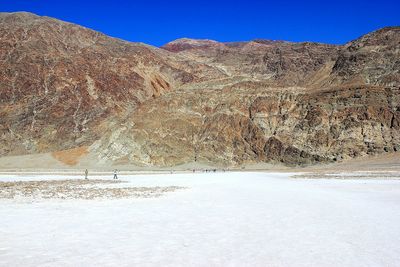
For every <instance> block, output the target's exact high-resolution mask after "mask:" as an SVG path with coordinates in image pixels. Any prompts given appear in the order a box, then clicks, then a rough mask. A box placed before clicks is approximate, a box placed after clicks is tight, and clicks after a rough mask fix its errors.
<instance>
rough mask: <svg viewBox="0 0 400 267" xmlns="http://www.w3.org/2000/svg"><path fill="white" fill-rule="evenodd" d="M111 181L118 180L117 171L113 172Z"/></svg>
mask: <svg viewBox="0 0 400 267" xmlns="http://www.w3.org/2000/svg"><path fill="white" fill-rule="evenodd" d="M113 179H115V180H116V179H118V176H117V169H115V170H114V178H113Z"/></svg>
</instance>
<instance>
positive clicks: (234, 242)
mask: <svg viewBox="0 0 400 267" xmlns="http://www.w3.org/2000/svg"><path fill="white" fill-rule="evenodd" d="M349 176H350V177H353V176H354V175H349ZM122 178H123V180H125V181H128V182H129V184H131V185H134V186H136V187H154V186H160V187H165V186H181V187H187V189H186V190H177V191H175V192H169V193H167V194H164V195H162V196H160V197H158V198H124V199H100V200H78V199H67V200H60V199H58V200H54V199H51V200H43V201H32V202H26V201H22V200H18V199H17V200H15V199H1V200H0V237H1V238H0V266H398V264H399V262H400V227H399V222H400V181H399V180H390V179H385V180H379V179H378V178H379V177H375V178H376V179H362V178H357V179H350V180H348V179H341V180H338V179H292V178H290V174H284V173H262V172H258V173H245V172H242V173H202V174H170V175H166V174H164V175H137V176H133V175H132V176H127V177H122ZM35 179H36V180H37V179H38V177H33V176H31V177H19V176H10V175H7V176H0V181H5V180H35ZM40 179H55V180H57V179H65V177H63V176H57V175H53V176H47V177H44V178H43V176H41V178H40Z"/></svg>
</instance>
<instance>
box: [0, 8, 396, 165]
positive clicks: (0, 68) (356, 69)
mask: <svg viewBox="0 0 400 267" xmlns="http://www.w3.org/2000/svg"><path fill="white" fill-rule="evenodd" d="M399 71H400V27H387V28H383V29H380V30H377V31H374V32H371V33H369V34H366V35H364V36H362V37H360V38H358V39H356V40H354V41H351V42H349V43H347V44H345V45H327V44H320V43H311V42H304V43H292V42H285V41H269V40H253V41H249V42H235V43H220V42H216V41H212V40H192V39H179V40H176V41H173V42H171V43H168V44H166V45H164V46H163V47H161V48H156V47H152V46H149V45H145V44H142V43H131V42H126V41H123V40H119V39H115V38H111V37H108V36H105V35H103V34H101V33H98V32H95V31H92V30H90V29H86V28H83V27H80V26H77V25H74V24H70V23H66V22H62V21H59V20H56V19H52V18H48V17H39V16H36V15H34V14H31V13H1V14H0V157H6V156H7V157H9V156H13V155H29V154H37V153H50V154H51V155H52V157H53V158H55V159H56V160H57V161H59V162H61V163H62V164H64V165H66V166H75V165H76V164H79V162H81V161H84V160H85V158H88V157H89V158H91V159H94V160H91V161H90V162H91V163H90V164H91V165H102V164H117V165H129V164H132V165H136V166H174V165H177V164H185V163H190V162H201V163H204V164H215V165H220V166H238V165H244V164H254V163H272V164H277V163H279V164H285V165H289V166H294V165H307V164H316V163H332V162H340V161H342V160H345V159H350V158H358V157H363V156H366V155H375V154H384V153H395V152H398V151H400V73H399ZM395 154H396V153H395ZM23 164H24V163H21V165H23Z"/></svg>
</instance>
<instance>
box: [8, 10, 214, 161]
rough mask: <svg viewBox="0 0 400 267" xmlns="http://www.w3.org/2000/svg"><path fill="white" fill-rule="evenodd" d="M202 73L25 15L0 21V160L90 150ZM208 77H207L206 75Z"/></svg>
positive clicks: (156, 53)
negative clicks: (128, 116) (120, 122)
mask: <svg viewBox="0 0 400 267" xmlns="http://www.w3.org/2000/svg"><path fill="white" fill-rule="evenodd" d="M202 71H204V72H207V66H203V65H201V64H197V63H192V62H183V63H181V60H180V59H175V56H174V55H169V54H168V53H166V52H165V51H162V50H159V49H156V48H154V47H151V46H147V45H144V44H139V43H129V42H125V41H122V40H118V39H114V38H110V37H107V36H105V35H103V34H101V33H98V32H95V31H92V30H89V29H86V28H83V27H80V26H77V25H73V24H70V23H65V22H62V21H59V20H55V19H52V18H47V17H39V16H36V15H33V14H30V13H2V14H0V115H1V116H0V136H1V139H0V144H1V145H0V155H9V154H25V153H36V152H49V151H53V150H59V149H68V148H73V147H75V146H82V145H90V144H92V143H93V142H94V141H95V140H97V139H98V138H100V136H101V135H102V132H104V131H105V130H106V129H108V128H109V127H111V126H112V125H110V123H111V122H113V121H115V117H116V118H120V117H123V116H124V114H125V113H126V112H127V111H130V110H133V109H135V108H136V106H137V105H138V104H139V103H141V102H143V101H145V100H147V99H149V98H155V97H159V96H160V95H162V94H164V93H166V92H168V91H171V90H174V89H175V88H176V87H177V86H179V85H181V84H184V83H187V82H193V81H196V80H201V77H202V75H201V74H197V73H200V72H202ZM207 73H208V74H210V73H211V72H210V71H208V72H207Z"/></svg>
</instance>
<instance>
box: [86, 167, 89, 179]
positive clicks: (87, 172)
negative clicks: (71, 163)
mask: <svg viewBox="0 0 400 267" xmlns="http://www.w3.org/2000/svg"><path fill="white" fill-rule="evenodd" d="M88 174H89V171H88V169H86V170H85V180H87V179H88Z"/></svg>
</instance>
